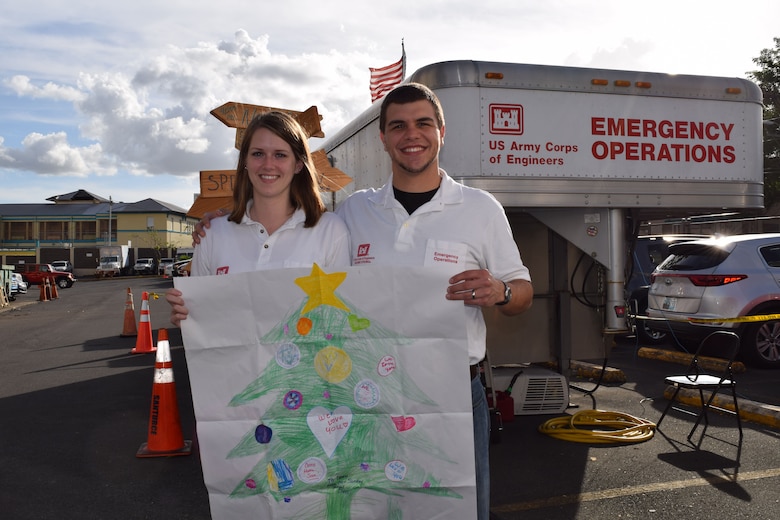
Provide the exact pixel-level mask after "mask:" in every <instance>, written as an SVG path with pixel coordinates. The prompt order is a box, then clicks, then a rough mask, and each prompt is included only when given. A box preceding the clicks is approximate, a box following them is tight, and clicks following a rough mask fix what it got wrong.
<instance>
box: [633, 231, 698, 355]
mask: <svg viewBox="0 0 780 520" xmlns="http://www.w3.org/2000/svg"><path fill="white" fill-rule="evenodd" d="M700 238H709V236H708V235H685V234H680V235H644V236H640V237H637V238H636V239H635V240H634V244H633V248H632V250H631V262H632V267H631V272H630V273H628V276H627V278H626V288H625V291H626V292H625V294H626V295H627V296H626V300H627V308H628V309H629V315H633V314H636V315H637V316H640V319H637V320H633V324H632V328H633V329H634V332H635V333H636V335H637V337H638V338H639V340H640V341H641V342H642V343H646V344H649V345H656V344H660V343H665V342H666V341H667V339H668V338H667V331H665V330H659V329H653V328H651V327H650V326H649V323H648V321H647V320H644V319H641V317H642V316H647V292H648V289H649V288H650V275H652V274H653V271H654V270H655V268H656V267H658V264H660V263H661V262H663V261H664V260H666V257H668V256H669V246H670V245H671V244H676V243H678V242H686V241H689V240H696V239H700Z"/></svg>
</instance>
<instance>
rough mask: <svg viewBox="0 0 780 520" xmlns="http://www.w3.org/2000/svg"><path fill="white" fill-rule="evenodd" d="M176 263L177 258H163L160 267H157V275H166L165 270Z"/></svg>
mask: <svg viewBox="0 0 780 520" xmlns="http://www.w3.org/2000/svg"><path fill="white" fill-rule="evenodd" d="M175 261H176V259H175V258H161V259H160V265H158V266H157V274H165V268H166V267H167V266H168V265H170V264H172V263H174V262H175Z"/></svg>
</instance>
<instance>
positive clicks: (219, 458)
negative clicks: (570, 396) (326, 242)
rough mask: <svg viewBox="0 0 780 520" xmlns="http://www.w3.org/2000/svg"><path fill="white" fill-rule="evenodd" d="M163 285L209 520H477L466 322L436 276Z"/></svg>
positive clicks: (256, 277)
mask: <svg viewBox="0 0 780 520" xmlns="http://www.w3.org/2000/svg"><path fill="white" fill-rule="evenodd" d="M175 283H176V287H177V288H178V289H180V290H181V291H182V293H183V295H184V298H185V301H186V302H187V306H188V308H189V311H190V314H189V317H188V319H187V320H185V321H184V322H182V333H183V337H184V344H185V349H186V355H187V364H188V369H189V372H190V381H191V385H192V395H193V402H194V406H195V413H196V418H197V422H198V440H199V445H200V452H201V460H202V465H203V474H204V480H205V482H206V486H207V488H208V491H209V499H210V503H211V511H212V516H213V517H214V518H218V519H222V518H236V519H238V518H242V519H243V518H266V519H293V518H294V519H301V518H311V519H322V518H327V519H331V520H336V519H339V520H341V519H357V518H366V519H369V518H370V519H374V518H397V519H402V518H403V519H415V518H426V519H429V518H448V519H468V520H472V519H473V518H474V517H475V515H476V513H475V511H476V497H475V481H474V454H473V434H472V414H471V393H470V387H469V384H468V381H469V377H468V371H467V365H468V356H467V350H466V340H465V338H466V330H465V321H466V320H465V312H464V309H463V304H462V303H460V302H451V301H448V300H446V299H445V297H444V294H445V292H446V287H447V280H446V278H444V279H442V276H441V274H440V273H437V272H436V270H433V269H425V268H381V269H380V268H354V267H353V268H347V269H344V270H342V271H340V272H333V273H325V272H323V271H322V270H321V269H320V268H319V267H318V266H317V265H316V264H315V265H314V266H313V268H312V269H311V270H308V269H284V270H274V271H258V272H253V273H242V274H234V275H228V276H209V277H195V278H180V279H177V280H176V282H175Z"/></svg>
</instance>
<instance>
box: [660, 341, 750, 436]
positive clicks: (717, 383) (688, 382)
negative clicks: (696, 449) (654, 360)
mask: <svg viewBox="0 0 780 520" xmlns="http://www.w3.org/2000/svg"><path fill="white" fill-rule="evenodd" d="M738 352H739V336H738V335H737V334H736V333H734V332H731V331H725V330H719V331H715V332H713V333H711V334H710V335H709V336H707V337H706V338H704V340H703V341H702V342H701V344H700V345H699V348H698V349H697V350H696V353H695V354H694V356H693V359H692V360H691V363H690V365H689V366H688V372H687V373H685V374H682V375H672V376H667V377H666V379H665V380H664V381H665V382H666V384H667V385H671V386H673V387H674V394H673V395H672V397H671V399H669V404H667V405H666V408H665V409H664V412H663V414H661V418H660V419H658V422H657V423H656V428H659V429H660V426H661V421H663V420H664V417H666V414H667V412H669V410H671V409H675V410H677V411H680V412H683V413H687V414H689V415H695V416H696V422H695V423H694V425H693V428H691V431H690V433H688V441H691V437H692V436H693V433H694V432H695V431H696V428H698V427H699V424H700V423H701V422H702V419H703V420H704V429H703V430H702V432H701V437H699V443H701V440H702V439H703V438H704V434H705V433H706V432H707V426H709V419H708V417H707V412H708V411H709V410H710V409H714V410H718V411H721V412H725V413H728V414H732V415H735V416H736V418H737V427H738V428H739V439H740V441H741V440H742V420H741V419H740V417H739V404H738V402H737V391H736V382H735V381H734V374H733V370H732V365H733V364H734V358H735V357H736V356H737V353H738ZM704 356H712V357H717V358H721V359H722V360H723V361H722V363H721V364H720V365H721V366H722V368H721V369H720V370H714V369H708V370H706V371H704V370H703V369H702V357H704ZM683 388H685V389H687V390H696V391H698V392H699V400H700V404H701V410H700V411H699V412H698V413H696V412H691V411H689V410H686V409H685V408H679V407H677V406H674V404H675V403H676V402H677V401H676V400H677V395H678V394H679V393H680V390H682V389H683ZM727 388H728V389H731V397H732V399H733V401H734V410H730V409H727V408H723V407H721V406H716V405H714V404H713V402H714V400H715V396H716V395H717V394H718V392H720V391H721V389H727ZM705 390H707V391H709V392H710V395H709V398H708V399H706V400H705V397H704V391H705ZM691 442H692V441H691Z"/></svg>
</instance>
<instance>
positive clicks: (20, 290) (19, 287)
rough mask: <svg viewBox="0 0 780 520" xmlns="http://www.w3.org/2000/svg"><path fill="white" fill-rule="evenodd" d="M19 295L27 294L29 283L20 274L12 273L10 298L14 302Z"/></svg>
mask: <svg viewBox="0 0 780 520" xmlns="http://www.w3.org/2000/svg"><path fill="white" fill-rule="evenodd" d="M17 294H27V282H25V281H24V278H22V275H20V274H19V273H11V293H10V295H9V296H8V298H9V299H10V300H11V301H13V300H15V299H16V295H17Z"/></svg>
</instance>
